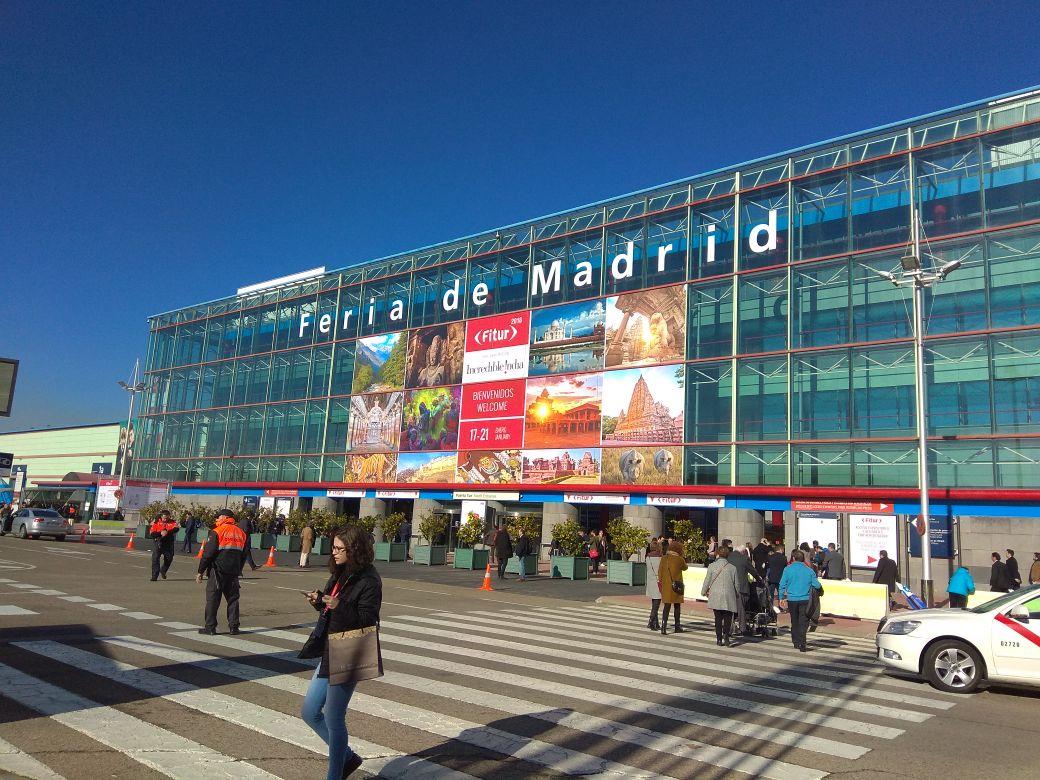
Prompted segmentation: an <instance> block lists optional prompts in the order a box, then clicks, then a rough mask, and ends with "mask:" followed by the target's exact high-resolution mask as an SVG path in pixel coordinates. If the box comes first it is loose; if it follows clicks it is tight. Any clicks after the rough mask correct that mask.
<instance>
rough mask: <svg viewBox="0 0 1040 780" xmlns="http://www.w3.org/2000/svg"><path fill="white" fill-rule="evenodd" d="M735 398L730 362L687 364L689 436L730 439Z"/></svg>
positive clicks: (687, 430) (718, 439)
mask: <svg viewBox="0 0 1040 780" xmlns="http://www.w3.org/2000/svg"><path fill="white" fill-rule="evenodd" d="M732 402H733V369H732V367H731V365H730V363H729V362H728V361H727V362H725V363H687V364H686V440H687V441H695V442H705V441H729V439H730V430H731V428H730V417H731V413H732V409H731V405H732Z"/></svg>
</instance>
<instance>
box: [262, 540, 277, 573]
mask: <svg viewBox="0 0 1040 780" xmlns="http://www.w3.org/2000/svg"><path fill="white" fill-rule="evenodd" d="M264 566H269V567H271V568H272V569H273V568H274V567H275V562H274V545H273V544H272V545H271V552H269V553H268V554H267V563H265V564H264Z"/></svg>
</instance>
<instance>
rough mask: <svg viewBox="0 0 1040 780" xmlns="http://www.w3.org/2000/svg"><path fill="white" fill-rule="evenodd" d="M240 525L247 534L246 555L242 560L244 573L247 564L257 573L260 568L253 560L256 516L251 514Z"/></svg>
mask: <svg viewBox="0 0 1040 780" xmlns="http://www.w3.org/2000/svg"><path fill="white" fill-rule="evenodd" d="M240 524H241V526H242V530H243V531H245V532H246V554H245V557H244V558H243V559H242V571H245V569H246V564H247V563H248V564H249V570H250V571H256V570H257V569H258V568H260V567H259V566H257V565H256V561H254V560H253V534H255V533H256V516H255V515H254V514H252V513H250V514H248V515H246V516H245V517H244V518H243V519H242V521H241V523H240Z"/></svg>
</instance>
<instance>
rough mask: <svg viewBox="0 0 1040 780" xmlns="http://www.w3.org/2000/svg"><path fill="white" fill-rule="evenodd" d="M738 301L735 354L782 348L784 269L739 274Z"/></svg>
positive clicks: (784, 334)
mask: <svg viewBox="0 0 1040 780" xmlns="http://www.w3.org/2000/svg"><path fill="white" fill-rule="evenodd" d="M738 300H739V302H740V303H739V306H738V309H739V311H740V321H739V330H738V334H737V337H738V339H739V340H738V342H737V344H738V347H737V351H738V353H740V354H754V353H757V352H771V351H773V350H779V349H786V348H787V272H786V271H779V272H777V271H773V272H771V273H768V274H754V275H749V276H743V277H741V278H740V287H739V293H738Z"/></svg>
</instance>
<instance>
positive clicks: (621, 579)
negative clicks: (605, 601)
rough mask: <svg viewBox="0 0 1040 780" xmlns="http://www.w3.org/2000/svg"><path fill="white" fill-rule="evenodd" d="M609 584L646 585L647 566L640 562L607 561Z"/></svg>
mask: <svg viewBox="0 0 1040 780" xmlns="http://www.w3.org/2000/svg"><path fill="white" fill-rule="evenodd" d="M607 582H613V583H615V584H618V585H633V586H635V585H646V564H645V563H640V562H639V561H607Z"/></svg>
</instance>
